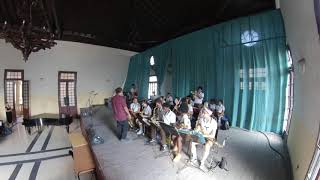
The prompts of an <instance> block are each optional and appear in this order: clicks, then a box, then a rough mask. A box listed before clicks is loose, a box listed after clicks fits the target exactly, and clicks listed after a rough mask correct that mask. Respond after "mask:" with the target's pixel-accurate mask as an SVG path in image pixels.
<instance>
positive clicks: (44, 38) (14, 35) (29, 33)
mask: <svg viewBox="0 0 320 180" xmlns="http://www.w3.org/2000/svg"><path fill="white" fill-rule="evenodd" d="M20 2H21V3H19V4H18V5H17V7H16V8H17V17H18V20H17V21H16V22H18V24H17V23H15V24H9V23H8V22H7V21H5V22H4V23H3V24H2V29H1V30H0V38H1V39H5V41H6V42H9V43H11V44H12V45H13V46H14V47H15V48H16V49H18V50H20V51H21V52H22V54H23V60H24V61H25V62H26V61H27V60H28V58H29V56H30V54H31V53H32V52H37V51H39V50H41V49H43V50H45V49H50V48H51V47H53V46H54V45H56V42H54V38H55V35H54V33H53V32H52V31H51V28H50V23H49V21H48V17H47V16H46V13H45V10H44V7H43V4H42V1H41V0H22V1H20ZM33 15H35V16H37V25H34V24H33Z"/></svg>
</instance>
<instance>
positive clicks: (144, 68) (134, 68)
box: [124, 54, 150, 99]
mask: <svg viewBox="0 0 320 180" xmlns="http://www.w3.org/2000/svg"><path fill="white" fill-rule="evenodd" d="M149 74H150V64H149V59H148V57H147V56H145V55H144V54H137V55H135V56H133V57H131V59H130V63H129V68H128V74H127V79H126V82H125V85H124V90H125V91H126V92H129V90H130V88H131V84H135V85H136V87H137V88H138V93H139V99H143V98H148V89H149V88H148V87H149Z"/></svg>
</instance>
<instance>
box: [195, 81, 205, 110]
mask: <svg viewBox="0 0 320 180" xmlns="http://www.w3.org/2000/svg"><path fill="white" fill-rule="evenodd" d="M202 90H203V89H202V87H201V86H199V87H198V89H197V91H195V92H194V94H193V98H194V107H198V108H199V107H201V105H202V102H203V98H204V93H203V92H202Z"/></svg>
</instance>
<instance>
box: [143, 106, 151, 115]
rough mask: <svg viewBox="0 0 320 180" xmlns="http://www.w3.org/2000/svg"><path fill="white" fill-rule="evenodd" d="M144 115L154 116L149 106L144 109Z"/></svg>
mask: <svg viewBox="0 0 320 180" xmlns="http://www.w3.org/2000/svg"><path fill="white" fill-rule="evenodd" d="M142 113H143V115H146V116H151V114H152V110H151V107H150V106H149V105H148V106H147V107H145V108H143V110H142Z"/></svg>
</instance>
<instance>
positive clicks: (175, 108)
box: [170, 97, 182, 116]
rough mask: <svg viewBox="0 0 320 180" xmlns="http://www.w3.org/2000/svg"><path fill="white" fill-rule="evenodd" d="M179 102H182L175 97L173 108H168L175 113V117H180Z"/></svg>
mask: <svg viewBox="0 0 320 180" xmlns="http://www.w3.org/2000/svg"><path fill="white" fill-rule="evenodd" d="M181 102H182V100H181V99H180V98H179V97H176V98H175V99H174V106H173V107H172V106H171V108H170V109H171V110H172V111H173V112H174V113H176V115H177V116H179V115H180V114H179V107H180V104H181Z"/></svg>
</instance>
